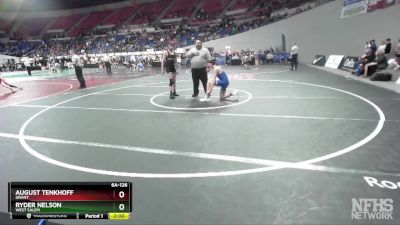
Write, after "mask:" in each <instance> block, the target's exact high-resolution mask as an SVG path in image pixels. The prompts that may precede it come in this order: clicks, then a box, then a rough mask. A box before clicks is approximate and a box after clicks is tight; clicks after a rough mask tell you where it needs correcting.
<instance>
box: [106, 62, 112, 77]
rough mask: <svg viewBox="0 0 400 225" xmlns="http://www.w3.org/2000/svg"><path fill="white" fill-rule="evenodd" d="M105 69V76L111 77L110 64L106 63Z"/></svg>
mask: <svg viewBox="0 0 400 225" xmlns="http://www.w3.org/2000/svg"><path fill="white" fill-rule="evenodd" d="M105 65H106V69H107V75H111V63H110V62H106V63H105Z"/></svg>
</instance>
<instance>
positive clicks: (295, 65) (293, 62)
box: [291, 54, 297, 70]
mask: <svg viewBox="0 0 400 225" xmlns="http://www.w3.org/2000/svg"><path fill="white" fill-rule="evenodd" d="M291 63H292V68H291V70H297V54H293V55H292V60H291Z"/></svg>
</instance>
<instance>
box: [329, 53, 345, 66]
mask: <svg viewBox="0 0 400 225" xmlns="http://www.w3.org/2000/svg"><path fill="white" fill-rule="evenodd" d="M343 58H344V55H330V56H329V58H328V61H326V63H325V67H328V68H331V69H337V68H338V67H339V65H340V64H341V63H342V61H343Z"/></svg>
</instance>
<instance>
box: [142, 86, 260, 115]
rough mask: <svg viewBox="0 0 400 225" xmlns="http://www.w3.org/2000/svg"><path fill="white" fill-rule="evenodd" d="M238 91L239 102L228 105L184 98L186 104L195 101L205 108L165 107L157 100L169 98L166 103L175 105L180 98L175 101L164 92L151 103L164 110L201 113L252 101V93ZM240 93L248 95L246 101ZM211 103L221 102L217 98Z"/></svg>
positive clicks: (155, 96) (154, 97) (153, 98)
mask: <svg viewBox="0 0 400 225" xmlns="http://www.w3.org/2000/svg"><path fill="white" fill-rule="evenodd" d="M188 90H192V89H189V88H187V89H180V90H177V92H182V91H188ZM237 91H238V93H239V101H237V102H233V103H228V104H226V105H217V106H210V105H209V102H200V98H192V100H189V99H185V98H183V100H184V101H186V102H188V103H189V102H190V101H193V100H195V101H199V105H204V106H201V107H174V106H168V105H163V104H160V103H157V102H156V99H157V98H165V99H167V98H168V100H167V101H166V102H168V103H171V101H172V103H173V101H177V100H179V99H180V97H177V98H176V99H174V100H171V99H169V95H168V94H169V92H163V93H159V94H156V95H154V96H153V97H152V98H151V99H150V103H151V104H152V105H154V106H157V107H160V108H164V109H170V110H183V111H199V110H210V109H222V108H228V107H233V106H238V105H241V104H244V103H246V102H248V101H250V100H251V99H252V98H253V96H252V94H251V93H250V92H248V91H245V90H239V89H237ZM216 92H219V91H218V90H217V91H216ZM240 93H244V94H246V96H247V97H246V98H245V99H244V100H242V99H241V96H243V95H240ZM167 95H168V96H167ZM182 97H183V96H182ZM211 101H212V102H213V103H214V102H217V104H218V103H220V101H219V99H218V98H216V99H215V98H212V99H211ZM224 102H225V103H226V102H229V101H224Z"/></svg>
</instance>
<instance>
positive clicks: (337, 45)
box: [204, 0, 400, 63]
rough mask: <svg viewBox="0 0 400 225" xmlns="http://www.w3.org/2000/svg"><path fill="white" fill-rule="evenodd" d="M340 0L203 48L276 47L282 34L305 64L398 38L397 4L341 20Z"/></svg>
mask: <svg viewBox="0 0 400 225" xmlns="http://www.w3.org/2000/svg"><path fill="white" fill-rule="evenodd" d="M342 5H343V0H336V1H333V2H330V3H327V4H325V5H322V6H320V7H317V8H314V9H312V10H309V11H306V12H304V13H302V14H299V15H296V16H293V17H290V18H289V19H284V20H282V21H279V22H276V23H273V24H270V25H267V26H264V27H261V28H258V29H255V30H252V31H248V32H245V33H241V34H237V35H233V36H230V37H226V38H222V39H218V40H214V41H209V42H206V43H204V46H206V47H211V46H212V47H214V48H215V49H216V50H218V51H219V50H224V49H225V46H227V45H228V46H232V49H233V50H238V49H254V50H255V51H258V49H260V48H262V49H265V48H270V47H274V48H275V46H280V45H281V43H282V38H281V36H282V34H285V36H286V45H287V49H288V47H290V46H289V45H290V43H292V42H296V43H297V44H298V46H299V59H300V61H301V62H302V63H309V62H311V61H312V60H313V58H314V56H315V55H316V54H325V55H330V54H340V55H347V56H359V55H361V54H362V53H363V50H364V46H365V42H366V41H369V40H371V39H375V40H376V42H377V45H378V46H379V45H380V42H381V41H382V40H386V38H391V39H392V45H395V44H396V43H397V41H398V40H399V38H400V29H399V21H400V4H397V5H395V6H391V7H389V8H386V9H382V10H376V11H374V12H371V13H367V14H363V15H359V16H354V17H350V18H346V19H341V18H340V15H341V9H342Z"/></svg>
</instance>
